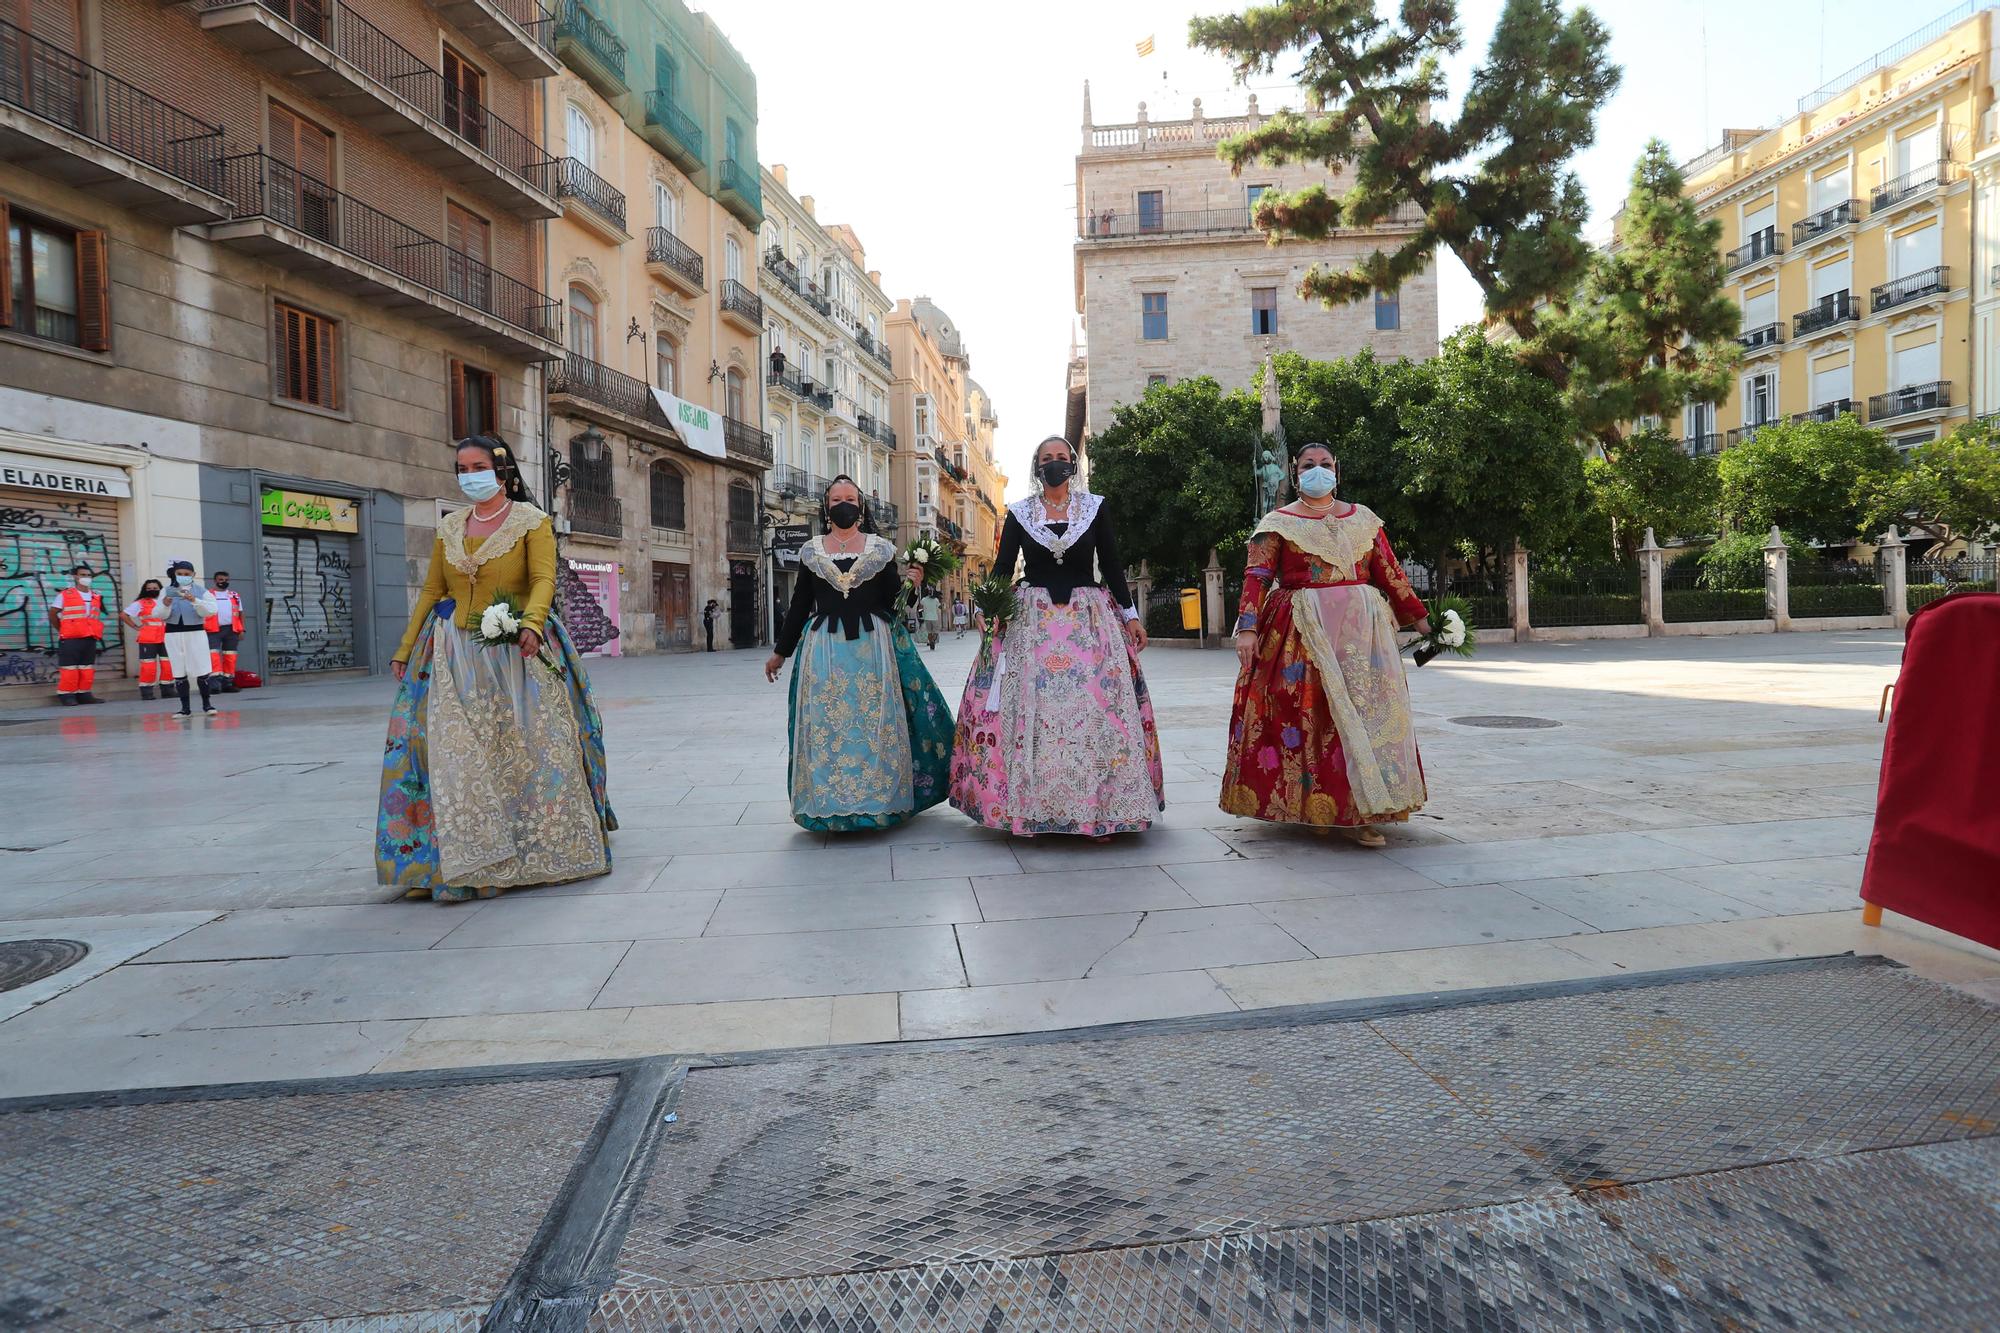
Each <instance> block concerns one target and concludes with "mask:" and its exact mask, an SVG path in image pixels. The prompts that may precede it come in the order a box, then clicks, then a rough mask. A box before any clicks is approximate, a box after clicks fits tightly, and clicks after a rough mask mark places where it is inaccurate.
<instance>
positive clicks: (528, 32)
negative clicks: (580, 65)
mask: <svg viewBox="0 0 2000 1333" xmlns="http://www.w3.org/2000/svg"><path fill="white" fill-rule="evenodd" d="M428 3H429V4H430V7H431V8H432V9H434V10H436V11H437V13H438V16H439V17H440V18H442V19H444V21H445V22H447V23H449V24H450V25H451V26H452V27H454V28H456V29H458V30H459V31H460V32H461V33H463V34H465V36H466V38H467V39H468V40H470V41H471V42H472V43H473V44H474V45H476V46H478V47H479V49H480V50H482V51H484V52H486V53H488V54H489V55H491V56H492V57H493V58H494V60H495V61H496V62H497V63H498V64H499V66H500V68H502V69H504V70H506V71H507V72H508V73H509V74H513V75H515V76H517V77H519V78H523V79H531V80H532V79H546V78H549V77H550V76H551V75H553V74H555V73H556V72H557V71H559V70H560V69H561V68H562V65H561V63H560V62H559V61H557V59H556V55H555V51H556V21H555V16H554V15H552V14H550V13H549V11H548V10H547V9H545V8H543V7H542V4H541V0H428Z"/></svg>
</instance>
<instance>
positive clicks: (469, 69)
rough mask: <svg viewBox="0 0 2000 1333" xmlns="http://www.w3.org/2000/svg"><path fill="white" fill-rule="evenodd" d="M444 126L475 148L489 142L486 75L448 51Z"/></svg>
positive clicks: (446, 48) (446, 52)
mask: <svg viewBox="0 0 2000 1333" xmlns="http://www.w3.org/2000/svg"><path fill="white" fill-rule="evenodd" d="M444 125H445V128H446V129H448V130H450V131H451V132H452V133H453V134H456V135H458V136H459V137H460V138H462V139H464V140H465V141H466V142H467V143H469V144H471V145H473V146H474V147H475V148H477V147H482V146H484V144H485V141H486V75H485V74H483V73H481V72H480V70H479V69H478V67H477V66H475V65H473V64H472V62H470V61H468V60H467V59H466V58H465V57H464V56H462V55H460V54H459V53H458V52H456V51H454V50H452V49H451V48H450V47H449V46H447V47H445V48H444Z"/></svg>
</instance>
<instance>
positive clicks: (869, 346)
mask: <svg viewBox="0 0 2000 1333" xmlns="http://www.w3.org/2000/svg"><path fill="white" fill-rule="evenodd" d="M854 341H856V342H858V343H860V344H861V350H862V351H864V352H866V353H868V355H870V356H872V357H874V358H875V359H876V360H877V361H879V362H881V363H882V369H884V370H894V369H895V366H893V365H892V364H890V361H889V344H888V343H886V342H884V341H882V340H881V339H880V338H877V337H876V336H875V335H874V334H872V333H870V332H869V331H868V330H867V329H864V328H860V327H858V326H857V327H856V328H855V330H854Z"/></svg>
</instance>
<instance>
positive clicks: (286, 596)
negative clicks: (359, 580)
mask: <svg viewBox="0 0 2000 1333" xmlns="http://www.w3.org/2000/svg"><path fill="white" fill-rule="evenodd" d="M263 559H264V586H263V593H264V662H265V665H266V666H267V667H269V668H270V670H271V673H272V674H273V675H277V674H280V673H284V672H294V671H344V670H346V669H347V668H349V667H352V666H355V665H357V662H356V660H355V654H354V538H353V537H352V536H350V535H349V534H347V533H344V532H274V531H272V530H271V529H269V528H266V529H264V532H263Z"/></svg>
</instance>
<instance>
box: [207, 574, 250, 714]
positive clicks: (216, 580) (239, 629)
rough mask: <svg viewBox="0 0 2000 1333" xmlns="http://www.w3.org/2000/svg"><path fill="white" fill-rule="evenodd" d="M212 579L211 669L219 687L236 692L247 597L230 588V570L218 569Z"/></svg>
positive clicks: (209, 634) (210, 577) (232, 692)
mask: <svg viewBox="0 0 2000 1333" xmlns="http://www.w3.org/2000/svg"><path fill="white" fill-rule="evenodd" d="M209 579H210V583H209V592H210V595H212V596H213V597H214V598H215V615H214V617H213V619H212V620H211V622H210V624H209V627H208V657H209V670H210V672H211V673H213V675H214V676H215V688H216V689H217V690H219V691H221V692H222V693H223V694H234V693H236V649H237V645H238V644H240V643H242V642H243V598H242V597H241V596H240V595H239V594H237V593H236V592H234V591H233V590H232V589H231V588H230V586H229V571H228V570H226V569H218V570H216V571H215V573H214V574H212V575H210V576H209Z"/></svg>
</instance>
